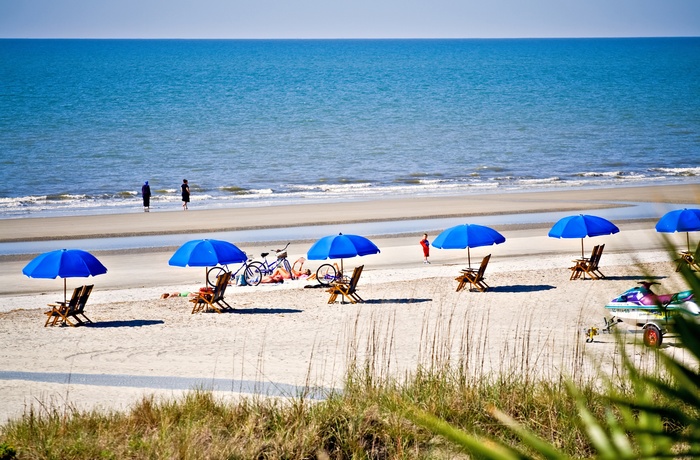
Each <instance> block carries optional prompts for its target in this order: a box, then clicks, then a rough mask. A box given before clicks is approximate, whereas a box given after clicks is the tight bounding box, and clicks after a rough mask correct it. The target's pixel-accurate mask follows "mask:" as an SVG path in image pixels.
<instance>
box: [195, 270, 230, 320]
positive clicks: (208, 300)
mask: <svg viewBox="0 0 700 460" xmlns="http://www.w3.org/2000/svg"><path fill="white" fill-rule="evenodd" d="M230 280H231V272H225V273H222V274H221V275H219V276H217V277H216V286H214V291H213V292H198V293H197V295H196V296H195V297H194V298H192V299H190V302H192V303H194V306H193V307H192V313H193V314H194V313H197V312H199V311H202V310H209V309H210V308H211V309H212V310H214V311H215V312H217V313H222V312H224V311H227V310H233V307H231V305H229V304H228V303H226V301H225V300H224V294H225V293H226V287H227V286H228V282H229V281H230Z"/></svg>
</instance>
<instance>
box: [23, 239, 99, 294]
mask: <svg viewBox="0 0 700 460" xmlns="http://www.w3.org/2000/svg"><path fill="white" fill-rule="evenodd" d="M22 273H24V274H25V275H27V276H28V277H30V278H49V279H53V278H63V301H64V302H65V301H66V278H87V277H88V276H97V275H102V274H103V273H107V268H106V267H105V266H104V265H102V263H101V262H100V261H99V260H97V257H95V256H93V255H92V254H90V253H89V252H87V251H82V250H80V249H58V250H56V251H50V252H45V253H43V254H40V255H38V256H36V257H35V258H34V259H32V261H31V262H29V263H28V264H27V265H26V266H25V267H24V268H23V269H22Z"/></svg>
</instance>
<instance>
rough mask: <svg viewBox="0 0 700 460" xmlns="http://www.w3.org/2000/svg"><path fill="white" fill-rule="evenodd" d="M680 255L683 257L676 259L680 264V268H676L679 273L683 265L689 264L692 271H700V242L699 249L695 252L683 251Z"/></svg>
mask: <svg viewBox="0 0 700 460" xmlns="http://www.w3.org/2000/svg"><path fill="white" fill-rule="evenodd" d="M680 255H681V257H680V258H679V259H676V262H678V266H677V267H676V271H677V272H679V271H681V267H683V264H688V267H690V269H691V270H697V271H700V241H699V242H698V247H697V248H696V249H695V252H690V251H683V252H681V253H680Z"/></svg>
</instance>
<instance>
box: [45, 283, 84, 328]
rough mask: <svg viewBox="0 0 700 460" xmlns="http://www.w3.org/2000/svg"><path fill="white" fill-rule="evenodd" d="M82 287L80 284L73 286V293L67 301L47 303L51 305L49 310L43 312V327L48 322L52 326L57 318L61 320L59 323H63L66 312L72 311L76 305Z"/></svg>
mask: <svg viewBox="0 0 700 460" xmlns="http://www.w3.org/2000/svg"><path fill="white" fill-rule="evenodd" d="M84 287H85V286H80V287H77V288H75V289H74V290H73V295H72V296H71V298H70V300H69V301H68V302H56V303H55V304H53V303H50V304H48V306H49V307H51V310H49V311H46V312H44V314H45V315H46V316H47V318H46V323H44V327H46V326H48V325H49V323H51V325H52V326H55V325H56V323H57V322H58V320H59V319H60V320H61V324H63V323H64V322H65V321H66V319H67V315H68V313H69V312H70V313H72V312H73V311H75V309H76V307H77V306H78V301H79V300H80V294H81V293H82V292H83V288H84Z"/></svg>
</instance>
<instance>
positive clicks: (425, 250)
mask: <svg viewBox="0 0 700 460" xmlns="http://www.w3.org/2000/svg"><path fill="white" fill-rule="evenodd" d="M420 245H421V246H423V263H424V264H429V263H430V261H429V260H428V257H430V241H428V234H427V233H423V239H422V240H420Z"/></svg>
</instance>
